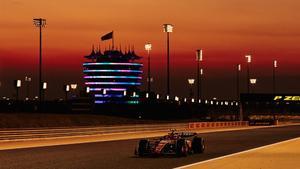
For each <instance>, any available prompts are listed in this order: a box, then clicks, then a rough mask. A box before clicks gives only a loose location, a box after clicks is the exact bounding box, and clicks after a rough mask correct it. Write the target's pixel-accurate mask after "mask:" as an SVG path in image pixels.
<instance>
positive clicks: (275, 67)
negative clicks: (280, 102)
mask: <svg viewBox="0 0 300 169" xmlns="http://www.w3.org/2000/svg"><path fill="white" fill-rule="evenodd" d="M277 67H278V65H277V60H274V61H273V93H274V94H275V93H276V77H275V75H276V69H277Z"/></svg>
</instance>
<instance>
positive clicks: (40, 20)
mask: <svg viewBox="0 0 300 169" xmlns="http://www.w3.org/2000/svg"><path fill="white" fill-rule="evenodd" d="M33 23H34V25H35V26H36V27H38V28H39V29H40V59H39V101H40V103H41V101H42V28H43V27H45V26H46V19H43V18H35V19H33Z"/></svg>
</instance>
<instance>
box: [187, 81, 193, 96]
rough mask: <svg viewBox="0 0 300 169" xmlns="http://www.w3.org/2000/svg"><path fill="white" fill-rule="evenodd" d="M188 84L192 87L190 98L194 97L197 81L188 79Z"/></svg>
mask: <svg viewBox="0 0 300 169" xmlns="http://www.w3.org/2000/svg"><path fill="white" fill-rule="evenodd" d="M188 83H189V85H190V98H193V97H194V92H193V86H194V84H195V79H188Z"/></svg>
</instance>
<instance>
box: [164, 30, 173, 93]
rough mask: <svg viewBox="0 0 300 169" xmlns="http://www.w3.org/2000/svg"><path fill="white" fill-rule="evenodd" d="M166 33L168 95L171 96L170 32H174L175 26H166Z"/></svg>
mask: <svg viewBox="0 0 300 169" xmlns="http://www.w3.org/2000/svg"><path fill="white" fill-rule="evenodd" d="M163 27H164V32H166V33H167V95H168V96H169V95H170V32H173V25H171V24H164V25H163Z"/></svg>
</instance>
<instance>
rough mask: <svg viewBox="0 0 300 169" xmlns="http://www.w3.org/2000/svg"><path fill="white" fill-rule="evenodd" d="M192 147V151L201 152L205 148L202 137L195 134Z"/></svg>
mask: <svg viewBox="0 0 300 169" xmlns="http://www.w3.org/2000/svg"><path fill="white" fill-rule="evenodd" d="M192 149H193V152H194V153H203V152H204V150H205V144H204V139H203V138H202V137H197V136H195V137H194V138H193V141H192Z"/></svg>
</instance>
